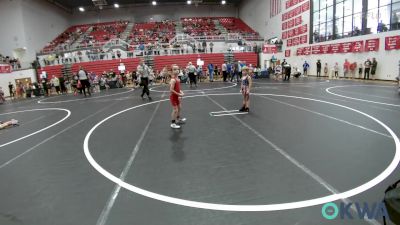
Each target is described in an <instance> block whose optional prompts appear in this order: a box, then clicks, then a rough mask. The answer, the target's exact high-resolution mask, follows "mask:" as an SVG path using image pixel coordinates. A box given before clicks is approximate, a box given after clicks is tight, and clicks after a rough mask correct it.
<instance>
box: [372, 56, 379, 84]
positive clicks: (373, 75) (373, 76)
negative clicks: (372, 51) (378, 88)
mask: <svg viewBox="0 0 400 225" xmlns="http://www.w3.org/2000/svg"><path fill="white" fill-rule="evenodd" d="M377 67H378V62H377V61H376V59H375V58H372V66H371V75H372V79H373V80H375V73H376V68H377Z"/></svg>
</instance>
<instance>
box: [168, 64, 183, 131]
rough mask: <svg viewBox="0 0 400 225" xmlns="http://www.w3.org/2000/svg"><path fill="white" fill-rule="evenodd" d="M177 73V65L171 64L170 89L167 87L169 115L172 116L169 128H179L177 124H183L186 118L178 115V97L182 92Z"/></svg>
mask: <svg viewBox="0 0 400 225" xmlns="http://www.w3.org/2000/svg"><path fill="white" fill-rule="evenodd" d="M178 75H179V66H177V65H172V74H171V81H170V89H169V90H170V92H171V95H170V97H169V99H170V101H171V105H172V107H173V110H172V115H171V117H172V121H171V128H173V129H180V128H181V126H179V124H183V123H185V122H186V118H181V117H180V114H181V108H182V107H181V100H180V98H181V97H183V95H184V94H183V92H182V90H181V81H180V79H179V77H178Z"/></svg>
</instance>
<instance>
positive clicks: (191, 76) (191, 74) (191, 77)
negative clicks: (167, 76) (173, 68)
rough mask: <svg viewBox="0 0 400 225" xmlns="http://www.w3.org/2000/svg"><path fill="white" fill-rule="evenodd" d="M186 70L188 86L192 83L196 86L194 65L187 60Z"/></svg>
mask: <svg viewBox="0 0 400 225" xmlns="http://www.w3.org/2000/svg"><path fill="white" fill-rule="evenodd" d="M186 70H187V71H188V74H189V80H190V87H192V85H193V84H194V85H195V87H197V82H196V75H195V72H196V67H195V66H194V65H193V64H192V62H189V64H188V66H187V67H186Z"/></svg>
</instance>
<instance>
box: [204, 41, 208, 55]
mask: <svg viewBox="0 0 400 225" xmlns="http://www.w3.org/2000/svg"><path fill="white" fill-rule="evenodd" d="M203 52H204V53H207V42H206V41H203Z"/></svg>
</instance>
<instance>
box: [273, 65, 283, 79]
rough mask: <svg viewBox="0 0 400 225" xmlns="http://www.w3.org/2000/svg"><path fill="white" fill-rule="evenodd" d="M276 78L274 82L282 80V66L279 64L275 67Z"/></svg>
mask: <svg viewBox="0 0 400 225" xmlns="http://www.w3.org/2000/svg"><path fill="white" fill-rule="evenodd" d="M274 70H275V77H274V80H277V79H280V76H281V74H282V66H281V65H280V64H279V63H278V64H277V65H276V66H275V69H274Z"/></svg>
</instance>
